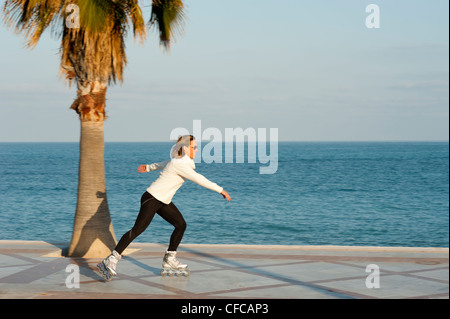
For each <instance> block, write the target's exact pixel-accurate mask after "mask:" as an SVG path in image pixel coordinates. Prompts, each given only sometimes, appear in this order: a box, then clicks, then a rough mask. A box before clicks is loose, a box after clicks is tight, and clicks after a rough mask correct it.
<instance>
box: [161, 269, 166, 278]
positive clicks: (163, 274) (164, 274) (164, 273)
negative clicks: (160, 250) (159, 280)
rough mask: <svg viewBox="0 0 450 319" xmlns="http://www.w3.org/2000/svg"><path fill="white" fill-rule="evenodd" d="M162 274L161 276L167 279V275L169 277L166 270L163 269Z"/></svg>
mask: <svg viewBox="0 0 450 319" xmlns="http://www.w3.org/2000/svg"><path fill="white" fill-rule="evenodd" d="M160 273H161V276H163V277H166V275H167V274H166V272H165V271H164V269H161V272H160Z"/></svg>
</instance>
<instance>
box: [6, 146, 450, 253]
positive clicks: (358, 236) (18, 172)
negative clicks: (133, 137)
mask: <svg viewBox="0 0 450 319" xmlns="http://www.w3.org/2000/svg"><path fill="white" fill-rule="evenodd" d="M170 146H171V144H169V143H107V144H106V147H105V163H106V184H107V194H108V203H109V207H110V210H111V217H112V220H113V225H114V229H115V233H116V237H117V238H118V239H119V238H120V237H121V236H122V234H123V233H124V232H126V231H127V230H128V229H129V228H130V227H132V225H133V224H134V221H135V218H136V216H137V213H138V210H139V201H140V197H141V195H142V193H143V192H144V191H145V189H146V188H147V187H148V186H149V185H150V183H151V182H152V181H153V180H155V179H156V178H157V176H158V174H159V173H158V172H152V173H147V174H139V173H138V172H137V171H136V168H137V166H138V165H139V164H144V163H152V162H156V161H161V160H165V159H167V158H168V153H169V150H170ZM203 146H205V143H204V145H203ZM224 150H225V149H224ZM224 155H225V154H224ZM278 157H279V166H278V171H277V172H276V174H273V175H260V174H259V167H260V166H261V165H263V164H260V163H258V162H257V163H255V164H249V163H244V164H242V163H236V162H235V161H234V163H229V164H225V163H222V164H217V163H213V164H205V163H200V164H197V171H198V172H199V173H201V174H203V175H205V176H206V177H208V178H209V179H210V180H212V181H214V182H216V183H217V184H219V185H221V186H223V187H224V188H225V189H226V190H227V191H228V192H229V193H230V195H231V197H232V201H231V202H230V203H228V202H226V201H225V200H224V199H223V198H222V196H220V195H219V194H217V193H214V192H212V191H209V190H207V189H203V188H201V187H200V186H198V185H196V184H194V183H192V182H190V181H188V182H186V183H185V184H184V185H183V187H182V188H181V189H180V190H179V191H178V193H177V194H176V195H175V197H174V203H175V204H176V205H177V206H178V208H179V209H180V211H181V212H182V213H183V215H184V217H185V219H186V221H187V224H188V227H187V230H186V233H185V237H184V239H183V243H208V244H282V245H379V246H422V247H427V246H433V247H448V246H449V144H448V143H447V142H445V143H288V142H285V143H280V144H279V149H278ZM78 158H79V154H78V144H77V143H0V178H1V179H0V239H22V240H44V241H70V239H71V234H72V225H73V217H74V213H75V207H76V196H77V194H76V192H77V178H78V177H77V174H78ZM245 162H247V159H246V160H245ZM170 234H171V226H170V225H168V224H167V223H166V222H165V221H164V220H162V219H161V218H160V217H159V216H156V217H155V219H154V220H153V222H152V224H151V225H150V227H149V228H148V229H147V230H146V231H145V232H144V233H143V234H142V235H141V236H140V237H138V239H137V240H136V241H137V242H158V243H167V242H168V239H169V236H170Z"/></svg>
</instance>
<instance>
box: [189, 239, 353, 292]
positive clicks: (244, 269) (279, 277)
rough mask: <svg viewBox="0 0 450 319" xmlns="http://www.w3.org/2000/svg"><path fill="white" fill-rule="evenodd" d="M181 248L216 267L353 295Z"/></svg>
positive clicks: (320, 290)
mask: <svg viewBox="0 0 450 319" xmlns="http://www.w3.org/2000/svg"><path fill="white" fill-rule="evenodd" d="M183 250H184V251H186V252H189V253H191V254H194V255H197V256H198V257H203V258H206V259H209V260H210V261H209V263H210V264H215V265H216V266H218V267H223V265H227V266H228V267H230V268H231V269H235V270H237V271H242V272H245V273H254V274H257V275H260V276H262V277H266V278H271V279H275V280H277V281H282V282H285V283H288V284H291V285H295V286H302V287H305V288H308V289H311V290H315V291H318V292H321V293H323V294H326V295H331V296H333V297H339V298H344V299H351V298H353V297H350V296H348V295H346V294H342V293H340V292H337V291H331V290H329V289H328V288H326V287H323V286H320V285H316V284H313V283H308V282H305V281H302V280H297V279H294V278H292V277H289V276H284V275H282V274H280V273H275V272H272V271H268V270H266V269H262V268H260V267H258V266H249V265H245V264H242V263H239V262H237V261H234V260H230V259H225V258H222V257H219V256H215V255H211V254H208V253H205V252H201V251H198V250H196V249H192V248H187V247H183ZM185 258H186V259H189V258H188V257H185Z"/></svg>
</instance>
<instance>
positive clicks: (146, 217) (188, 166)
mask: <svg viewBox="0 0 450 319" xmlns="http://www.w3.org/2000/svg"><path fill="white" fill-rule="evenodd" d="M197 152H198V149H197V142H196V141H195V138H194V136H192V135H184V136H181V137H180V138H179V139H178V141H177V143H176V144H175V145H174V146H173V147H172V150H171V158H172V159H171V160H169V161H165V162H161V163H153V164H151V165H140V166H139V167H138V171H139V172H140V173H145V172H150V171H156V170H162V172H161V174H160V175H159V177H158V179H157V180H155V181H154V182H153V183H152V184H151V185H150V187H149V188H147V191H146V192H145V193H144V194H143V195H142V198H141V208H140V211H139V215H138V216H137V219H136V222H135V224H134V226H133V228H131V229H130V230H129V231H128V232H127V233H125V234H124V235H123V236H122V238H121V239H120V241H119V243H118V244H117V246H116V248H115V249H114V250H113V252H112V253H111V255H109V256H108V257H107V258H105V259H104V260H103V261H102V262H101V263H99V264H98V265H97V267H98V268H99V269H100V270H101V272H102V273H103V275H104V277H105V279H106V280H110V279H111V278H112V276H115V275H116V274H117V273H116V266H117V262H118V261H119V260H120V259H121V258H122V256H121V254H122V252H123V251H124V250H125V248H127V247H128V245H129V244H130V243H131V242H132V241H133V240H134V239H135V238H136V237H137V236H139V235H140V234H141V233H142V232H143V231H144V230H145V229H146V228H147V227H148V225H150V222H151V221H152V219H153V217H154V216H155V213H157V214H158V215H160V216H161V217H162V218H164V219H165V220H166V221H168V222H169V223H171V224H172V225H173V226H174V227H175V229H174V230H173V233H172V236H171V237H170V243H169V247H168V249H167V250H166V253H165V255H164V258H163V263H162V266H163V268H164V269H163V271H161V274H165V273H170V274H172V273H174V272H179V273H184V274H186V275H189V272H188V271H187V269H186V268H187V265H185V264H182V263H180V262H179V261H178V260H177V259H176V251H177V248H178V245H179V244H180V242H181V239H182V238H183V234H184V231H185V229H186V222H185V221H184V218H183V215H181V213H180V211H179V210H178V209H177V207H176V206H175V205H174V204H173V203H172V198H173V196H174V195H175V193H176V191H177V190H178V189H179V188H180V187H181V185H183V183H184V182H185V180H186V179H190V180H191V181H193V182H195V183H197V184H199V185H200V186H203V187H205V188H208V189H211V190H213V191H216V192H218V193H220V194H222V196H223V197H224V198H226V199H227V200H228V201H230V195H229V194H228V193H227V192H226V191H225V190H224V189H223V188H222V187H220V186H219V185H217V184H215V183H213V182H211V181H209V180H208V179H206V178H205V177H204V176H203V175H201V174H199V173H197V172H195V170H194V169H195V163H194V161H193V159H194V158H195V155H196V154H197ZM169 270H170V271H169Z"/></svg>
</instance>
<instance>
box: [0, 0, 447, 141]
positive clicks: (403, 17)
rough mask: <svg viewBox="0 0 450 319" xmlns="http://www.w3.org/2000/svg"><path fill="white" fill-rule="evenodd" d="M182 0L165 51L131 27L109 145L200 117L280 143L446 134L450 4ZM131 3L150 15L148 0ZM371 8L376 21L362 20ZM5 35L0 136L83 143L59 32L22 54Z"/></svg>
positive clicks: (160, 137)
mask: <svg viewBox="0 0 450 319" xmlns="http://www.w3.org/2000/svg"><path fill="white" fill-rule="evenodd" d="M3 3H4V1H0V5H1V7H3ZM184 3H185V7H186V15H187V21H186V24H185V27H184V32H183V35H182V36H180V37H178V38H177V39H176V42H175V43H174V44H173V45H172V48H171V50H170V52H169V53H165V52H164V51H163V50H162V49H161V48H160V47H159V41H158V39H157V34H156V33H155V32H154V31H152V32H150V33H149V34H148V37H147V41H146V42H145V44H144V45H139V44H137V43H135V41H134V40H133V38H132V32H130V35H129V36H128V39H127V49H126V52H127V59H128V64H127V67H126V69H125V73H124V82H123V83H122V84H116V85H112V86H110V87H109V88H108V92H107V116H108V119H107V120H106V122H105V141H107V142H116V141H117V142H153V141H169V137H170V133H171V132H172V130H174V129H176V128H179V127H182V128H186V129H187V130H189V131H192V130H193V125H194V124H193V123H194V121H196V120H197V121H198V120H199V121H200V122H196V123H201V130H206V129H207V128H216V129H218V130H219V131H220V132H225V129H226V128H242V129H244V130H245V129H248V128H250V129H255V130H257V129H258V128H266V129H267V132H269V129H270V128H277V129H278V139H279V140H280V141H448V136H449V100H448V96H449V89H448V88H449V83H448V78H449V42H448V38H449V34H448V33H449V15H448V12H449V2H448V1H447V0H432V1H425V0H420V1H415V0H395V1H393V0H389V1H382V0H366V1H363V0H345V1H337V0H314V1H313V0H308V1H303V0H185V1H184ZM140 4H141V7H143V8H144V14H146V17H147V18H148V17H149V16H150V11H149V10H150V9H149V7H148V5H149V4H150V1H140ZM369 4H376V5H377V6H378V8H379V22H380V24H379V28H368V27H367V25H366V19H367V18H368V16H369V15H371V14H373V13H374V12H366V7H367V6H368V5H369ZM0 40H1V42H0V43H1V48H0V69H1V72H0V142H77V141H79V135H80V127H79V126H80V124H79V120H78V117H77V115H76V113H75V112H74V111H73V110H70V109H69V107H70V105H71V104H72V102H73V100H74V99H75V96H76V87H75V86H72V87H68V86H67V84H66V83H64V80H63V79H60V78H59V54H58V52H59V45H60V39H57V38H54V37H52V36H51V35H50V34H46V35H44V36H43V37H42V39H41V40H40V42H39V43H38V45H37V46H36V47H35V48H34V49H33V50H29V49H26V48H25V47H24V44H25V40H24V38H23V36H22V35H18V34H15V33H14V32H13V30H10V29H7V28H6V27H5V25H4V24H2V25H0ZM268 138H270V137H269V136H268Z"/></svg>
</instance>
